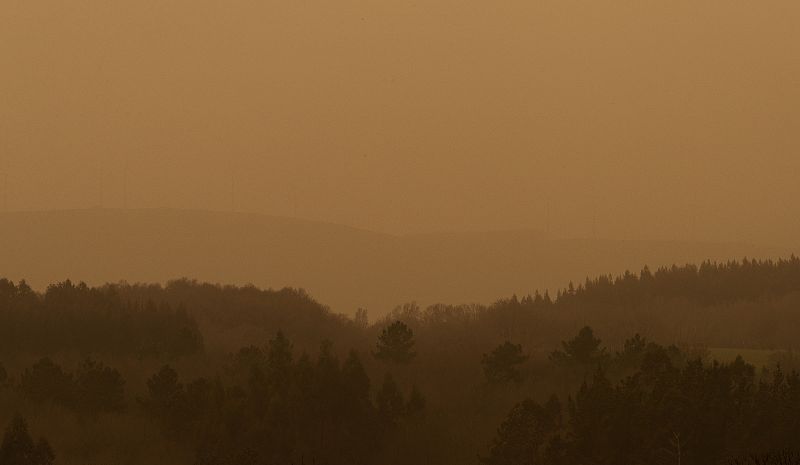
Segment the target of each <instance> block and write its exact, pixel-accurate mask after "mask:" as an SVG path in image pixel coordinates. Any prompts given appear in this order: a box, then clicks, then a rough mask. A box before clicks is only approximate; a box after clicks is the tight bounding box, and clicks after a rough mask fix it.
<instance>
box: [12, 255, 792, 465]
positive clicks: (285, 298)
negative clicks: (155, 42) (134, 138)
mask: <svg viewBox="0 0 800 465" xmlns="http://www.w3.org/2000/svg"><path fill="white" fill-rule="evenodd" d="M798 334H800V260H798V259H797V258H794V257H793V258H791V259H787V260H782V261H778V262H757V261H749V260H744V261H742V262H733V263H726V264H711V263H705V264H702V265H701V266H685V267H673V268H669V269H659V270H657V271H655V272H651V271H650V270H647V269H645V270H642V271H641V272H640V273H638V274H632V273H625V274H624V275H622V276H619V277H616V278H611V277H600V278H597V279H594V280H587V281H586V282H585V283H582V284H580V285H578V286H574V285H572V284H570V285H569V286H568V287H567V288H566V289H565V290H563V291H561V292H558V293H557V294H556V295H555V296H550V295H548V294H546V293H545V294H540V293H538V292H537V293H533V294H532V295H530V296H525V297H523V298H518V297H516V296H514V297H511V298H509V299H506V300H502V301H498V302H496V303H494V304H492V305H489V306H482V305H459V306H453V305H434V306H430V307H428V308H425V309H421V308H419V307H417V306H416V305H414V304H413V303H412V304H406V305H403V306H400V307H397V308H396V309H395V310H393V311H392V312H390V313H389V315H388V316H386V317H384V318H381V319H379V320H377V321H375V322H373V323H370V322H369V320H368V317H367V312H366V311H365V310H361V309H360V310H358V311H357V312H356V313H355V317H354V318H351V317H347V316H343V315H337V314H333V313H332V312H330V311H329V310H328V309H327V308H326V307H325V306H323V305H321V304H319V303H317V302H316V301H314V300H313V299H312V298H311V297H309V296H308V295H306V293H304V292H303V291H300V290H292V289H283V290H278V291H273V290H261V289H257V288H255V287H247V286H245V287H233V286H226V287H221V286H215V285H209V284H200V283H196V282H192V281H186V280H183V281H175V282H172V283H170V284H168V285H167V286H166V287H162V286H159V285H138V284H137V285H128V284H124V283H123V284H114V285H106V286H103V287H97V288H91V287H88V286H85V285H82V284H77V285H76V284H72V283H70V282H68V281H67V282H63V283H59V284H55V285H53V286H50V287H49V288H48V289H47V290H46V291H45V292H44V293H37V292H35V291H33V290H32V289H30V288H29V287H28V286H27V285H26V284H25V283H18V284H15V283H12V282H9V281H5V280H3V281H0V363H2V368H1V369H0V420H2V422H3V425H4V426H7V432H6V434H5V437H4V440H3V444H2V448H0V465H6V464H8V465H12V464H14V465H17V464H19V465H23V464H28V463H30V464H42V465H43V464H48V463H63V464H117V463H118V464H183V463H187V464H193V463H196V464H209V465H211V464H276V465H283V464H300V463H304V464H311V463H316V464H320V465H328V464H330V465H337V464H418V463H422V464H426V463H429V464H468V463H474V464H478V463H484V464H497V465H504V464H513V465H516V464H540V463H541V464H565V465H566V464H570V465H572V464H608V465H617V464H658V463H665V464H667V463H669V464H673V463H675V464H678V463H680V464H684V465H686V464H690V465H691V464H718V463H719V464H727V463H743V464H745V463H747V464H749V463H753V464H755V463H765V464H766V463H770V464H771V463H775V464H778V463H798V462H797V460H796V458H795V456H793V455H792V454H793V452H792V448H795V447H797V446H798V444H800V377H798V374H797V373H796V372H795V371H794V370H795V369H798V368H800V357H798V356H796V355H795V352H793V349H796V345H797V342H796V341H797V335H798ZM709 347H711V348H715V347H725V348H737V349H741V350H742V351H743V352H745V350H746V349H760V350H762V351H768V352H765V353H768V354H770V356H769V359H768V361H767V363H764V364H759V366H754V365H752V364H750V363H748V362H750V360H746V359H743V358H737V359H735V360H734V361H732V362H728V363H719V362H717V361H715V360H713V358H712V357H711V356H710V355H709V354H710V351H709V350H708V348H709ZM40 438H41V439H40Z"/></svg>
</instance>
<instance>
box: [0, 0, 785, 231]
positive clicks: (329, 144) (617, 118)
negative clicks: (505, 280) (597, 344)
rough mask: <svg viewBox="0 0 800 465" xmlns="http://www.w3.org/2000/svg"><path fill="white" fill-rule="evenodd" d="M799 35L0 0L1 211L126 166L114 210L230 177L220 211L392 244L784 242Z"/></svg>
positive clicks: (697, 26) (473, 17) (763, 22)
mask: <svg viewBox="0 0 800 465" xmlns="http://www.w3.org/2000/svg"><path fill="white" fill-rule="evenodd" d="M798 24H800V2H797V1H796V0H780V1H772V0H762V1H758V2H752V1H751V2H744V1H731V0H716V1H707V0H691V1H689V0H679V1H669V2H667V1H659V2H656V1H648V0H614V1H610V0H609V1H570V0H544V1H539V0H527V1H521V0H511V1H501V2H487V1H471V0H458V1H455V0H434V1H396V0H389V1H386V0H381V1H379V0H370V1H367V0H341V1H330V0H327V1H318V0H294V1H288V0H287V1H281V2H276V1H237V0H233V1H226V2H221V1H214V2H212V1H208V0H191V1H188V0H180V1H170V0H149V1H135V2H134V1H114V2H110V1H107V0H103V1H100V0H70V1H63V0H58V1H50V0H46V1H31V0H3V2H2V7H0V170H2V171H5V172H6V173H7V174H8V179H9V186H8V206H9V208H10V209H13V210H20V209H61V208H85V207H91V206H96V205H101V204H102V205H103V206H106V207H120V206H122V205H123V197H124V196H123V192H124V191H125V187H124V186H125V185H126V183H125V182H124V178H125V175H124V173H125V171H126V169H125V167H126V166H127V173H128V176H127V177H128V182H127V191H128V195H127V203H128V206H130V207H137V208H140V207H144V208H147V207H174V208H200V209H229V208H231V187H230V186H231V179H234V180H235V181H234V183H235V193H234V198H235V205H236V208H237V209H239V210H243V211H255V212H263V213H269V214H274V215H287V216H297V217H302V218H309V219H318V220H325V221H331V222H336V223H344V224H349V225H353V226H357V227H362V228H367V229H372V230H377V231H384V232H391V233H405V232H420V231H439V230H482V229H508V228H539V229H545V228H546V223H547V221H546V219H545V218H546V217H547V215H546V214H545V211H546V210H547V207H546V206H547V204H548V203H549V204H550V205H551V208H550V215H549V217H550V220H549V224H550V228H551V230H552V232H553V233H555V234H558V235H566V236H589V235H591V234H593V232H592V231H593V229H595V230H596V231H597V234H598V235H599V236H603V237H617V238H680V239H684V238H694V239H697V238H700V239H712V240H747V241H756V242H761V243H767V244H783V245H786V244H791V245H797V244H798V243H800V240H798V238H800V208H798V198H800V182H798V175H800V150H799V149H800V110H798V109H800V27H798ZM0 182H1V180H0ZM101 186H102V187H101ZM101 192H102V195H101ZM548 199H549V200H548ZM593 218H596V220H593ZM593 224H596V227H593Z"/></svg>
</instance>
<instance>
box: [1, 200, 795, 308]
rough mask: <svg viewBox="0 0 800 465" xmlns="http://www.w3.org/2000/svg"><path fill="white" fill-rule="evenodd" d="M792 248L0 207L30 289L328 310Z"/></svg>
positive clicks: (525, 287) (495, 293)
mask: <svg viewBox="0 0 800 465" xmlns="http://www.w3.org/2000/svg"><path fill="white" fill-rule="evenodd" d="M792 252H793V251H792V250H787V249H781V248H773V247H760V246H755V245H749V244H736V243H731V244H725V243H698V242H681V241H674V242H671V241H624V240H590V239H553V238H547V237H546V236H545V235H543V234H542V233H540V232H536V231H494V232H485V233H476V232H470V233H431V234H414V235H405V236H393V235H389V234H383V233H376V232H371V231H365V230H360V229H356V228H352V227H348V226H342V225H337V224H331V223H324V222H315V221H308V220H300V219H293V218H285V217H273V216H267V215H259V214H249V213H231V212H227V213H226V212H212V211H196V210H172V209H152V210H111V209H91V210H64V211H42V212H14V213H2V214H0V276H3V277H7V278H9V279H14V280H19V279H25V280H27V281H28V282H29V283H30V284H31V285H32V286H33V287H35V288H42V287H44V286H46V285H48V284H50V283H53V282H57V281H62V280H64V279H67V278H69V279H72V280H73V281H79V280H82V281H86V282H87V283H90V284H101V283H105V282H116V281H121V280H125V281H129V282H166V281H168V280H171V279H176V278H181V277H188V278H196V279H198V280H203V281H209V282H221V283H235V284H243V283H252V284H255V285H257V286H260V287H272V288H281V287H286V286H289V287H299V288H304V289H306V290H307V291H308V292H309V293H310V294H311V295H312V296H314V297H315V298H316V299H317V300H319V301H320V302H322V303H324V304H327V305H330V306H331V307H332V309H333V310H334V311H337V312H343V313H352V312H354V311H355V309H356V308H358V307H364V308H367V309H368V310H370V313H371V314H372V315H381V314H385V313H386V312H388V311H389V310H390V309H391V308H392V307H393V306H395V305H397V304H400V303H403V302H407V301H411V300H416V301H418V302H419V303H421V304H423V305H424V304H431V303H436V302H447V303H464V302H481V303H487V302H491V301H494V300H496V299H498V298H502V297H508V296H510V295H511V294H515V293H516V294H519V295H524V294H528V293H532V292H533V291H534V290H536V289H539V290H544V289H551V290H555V289H557V288H563V287H565V286H566V285H567V283H568V282H570V281H574V282H581V281H583V280H584V279H585V278H586V277H587V276H589V277H594V276H596V275H600V274H619V273H622V272H624V271H625V270H627V269H629V270H635V271H638V270H639V269H640V268H641V267H642V266H644V265H648V266H650V268H657V267H659V266H665V265H671V264H673V263H677V264H683V263H699V262H701V261H704V260H729V259H739V258H742V257H751V258H777V257H781V256H788V255H790V254H791V253H792Z"/></svg>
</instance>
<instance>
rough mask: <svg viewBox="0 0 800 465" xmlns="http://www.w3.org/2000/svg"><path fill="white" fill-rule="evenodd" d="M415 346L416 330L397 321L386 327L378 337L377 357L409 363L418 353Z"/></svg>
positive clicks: (399, 362) (394, 361) (388, 360)
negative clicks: (414, 348)
mask: <svg viewBox="0 0 800 465" xmlns="http://www.w3.org/2000/svg"><path fill="white" fill-rule="evenodd" d="M413 347H414V332H413V331H411V328H409V327H408V326H407V325H406V324H405V323H403V322H402V321H395V322H394V323H392V324H391V325H389V326H388V327H386V328H384V329H383V331H382V332H381V335H380V336H379V337H378V344H377V351H376V352H374V353H373V355H375V357H376V358H378V359H379V360H383V361H386V362H391V363H397V364H403V363H408V362H410V361H411V360H413V359H414V357H415V356H416V355H417V354H416V353H415V352H414V351H413V350H412V349H413Z"/></svg>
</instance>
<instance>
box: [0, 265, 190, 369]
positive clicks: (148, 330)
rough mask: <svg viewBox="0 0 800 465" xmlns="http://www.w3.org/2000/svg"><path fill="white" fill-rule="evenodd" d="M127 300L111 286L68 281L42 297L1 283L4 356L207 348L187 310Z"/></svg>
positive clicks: (169, 352) (147, 352)
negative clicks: (204, 346)
mask: <svg viewBox="0 0 800 465" xmlns="http://www.w3.org/2000/svg"><path fill="white" fill-rule="evenodd" d="M155 302H156V301H154V300H136V299H130V298H125V297H123V296H122V295H121V294H120V293H119V292H117V290H116V289H115V288H114V287H113V286H104V287H89V286H87V285H86V284H84V283H80V284H73V283H72V282H70V281H65V282H62V283H59V284H54V285H52V286H49V287H48V288H47V290H46V291H45V292H44V293H43V294H39V293H37V292H35V291H33V290H32V289H31V288H30V287H29V286H28V285H27V284H26V283H25V282H24V281H23V282H21V283H19V284H14V283H13V282H10V281H8V280H6V279H2V280H0V354H12V355H14V356H18V355H20V354H25V353H30V354H54V353H59V352H63V351H75V352H78V353H88V354H92V353H94V354H112V355H124V356H129V355H130V356H161V355H164V356H180V355H187V354H193V353H196V352H198V351H200V350H202V348H203V338H202V336H201V334H200V332H199V329H198V327H197V324H196V322H195V320H194V319H193V318H192V317H191V316H190V315H189V313H188V312H187V311H186V310H185V308H184V307H183V306H180V305H177V306H172V305H170V304H169V303H167V302H159V303H158V304H156V303H155Z"/></svg>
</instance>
